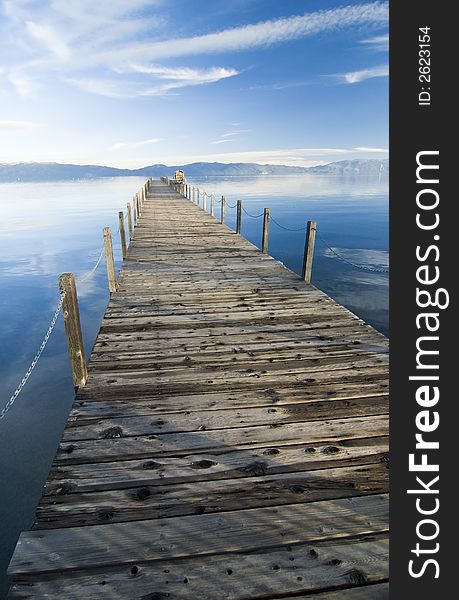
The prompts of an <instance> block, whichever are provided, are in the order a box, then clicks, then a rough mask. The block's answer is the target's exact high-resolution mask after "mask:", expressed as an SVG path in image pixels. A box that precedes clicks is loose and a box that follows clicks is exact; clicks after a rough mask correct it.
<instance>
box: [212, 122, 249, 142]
mask: <svg viewBox="0 0 459 600" xmlns="http://www.w3.org/2000/svg"><path fill="white" fill-rule="evenodd" d="M240 125H241V123H231V126H232V127H238V126H240ZM250 131H252V130H251V129H233V130H231V131H227V132H226V133H222V135H221V136H220V137H219V138H218V139H217V140H215V141H213V142H211V144H226V143H228V142H234V140H235V138H236V137H237V136H238V135H242V134H244V133H250Z"/></svg>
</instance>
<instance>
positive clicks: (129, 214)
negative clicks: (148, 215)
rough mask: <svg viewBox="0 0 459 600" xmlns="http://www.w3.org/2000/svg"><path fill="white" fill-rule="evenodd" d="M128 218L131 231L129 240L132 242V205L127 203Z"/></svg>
mask: <svg viewBox="0 0 459 600" xmlns="http://www.w3.org/2000/svg"><path fill="white" fill-rule="evenodd" d="M127 216H128V230H129V239H130V240H132V236H133V231H132V212H131V204H130V203H129V202H128V203H127Z"/></svg>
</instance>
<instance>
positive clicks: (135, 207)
mask: <svg viewBox="0 0 459 600" xmlns="http://www.w3.org/2000/svg"><path fill="white" fill-rule="evenodd" d="M132 212H133V213H134V227H137V221H138V218H139V217H138V215H137V204H136V201H135V196H134V198H133V199H132Z"/></svg>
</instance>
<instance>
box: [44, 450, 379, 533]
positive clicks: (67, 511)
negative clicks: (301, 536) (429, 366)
mask: <svg viewBox="0 0 459 600" xmlns="http://www.w3.org/2000/svg"><path fill="white" fill-rule="evenodd" d="M196 464H199V463H196ZM200 464H203V462H200ZM246 469H248V470H252V471H254V472H255V473H257V471H258V475H257V476H256V477H246V478H236V479H225V480H210V481H191V480H188V481H182V482H181V483H180V484H171V483H168V482H167V481H164V480H163V484H164V485H163V486H161V487H159V486H158V485H155V486H149V485H143V486H141V487H126V488H124V489H117V490H115V491H112V490H108V491H94V492H86V493H80V492H78V491H77V490H73V489H72V488H71V484H70V482H68V483H67V484H66V485H64V486H63V487H60V488H54V490H53V491H55V492H56V493H55V494H53V495H47V496H46V497H44V498H43V500H42V502H41V503H40V505H39V507H38V510H37V519H38V522H37V525H36V527H35V529H49V528H55V527H74V526H81V525H86V526H87V525H98V524H100V523H106V522H110V523H123V522H127V521H140V520H144V519H158V518H163V517H175V516H182V515H193V514H201V513H213V512H221V511H239V510H243V509H247V508H260V507H264V506H280V505H283V504H297V503H301V504H304V503H307V502H315V501H317V500H327V499H334V498H348V497H349V496H354V497H357V496H363V495H367V494H381V493H384V492H387V491H388V470H387V466H386V464H382V463H380V462H378V463H372V464H364V465H357V466H351V467H338V468H334V469H332V468H328V469H321V470H317V471H313V472H302V473H301V472H300V473H298V472H294V473H281V474H277V475H270V476H268V475H264V467H263V465H262V463H259V464H255V463H248V464H247V466H246ZM262 475H263V476H262Z"/></svg>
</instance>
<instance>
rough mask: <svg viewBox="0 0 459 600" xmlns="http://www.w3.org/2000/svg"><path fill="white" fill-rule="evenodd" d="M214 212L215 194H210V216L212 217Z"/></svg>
mask: <svg viewBox="0 0 459 600" xmlns="http://www.w3.org/2000/svg"><path fill="white" fill-rule="evenodd" d="M214 211H215V194H214V193H213V192H212V193H211V195H210V214H211V215H212V216H214Z"/></svg>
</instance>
